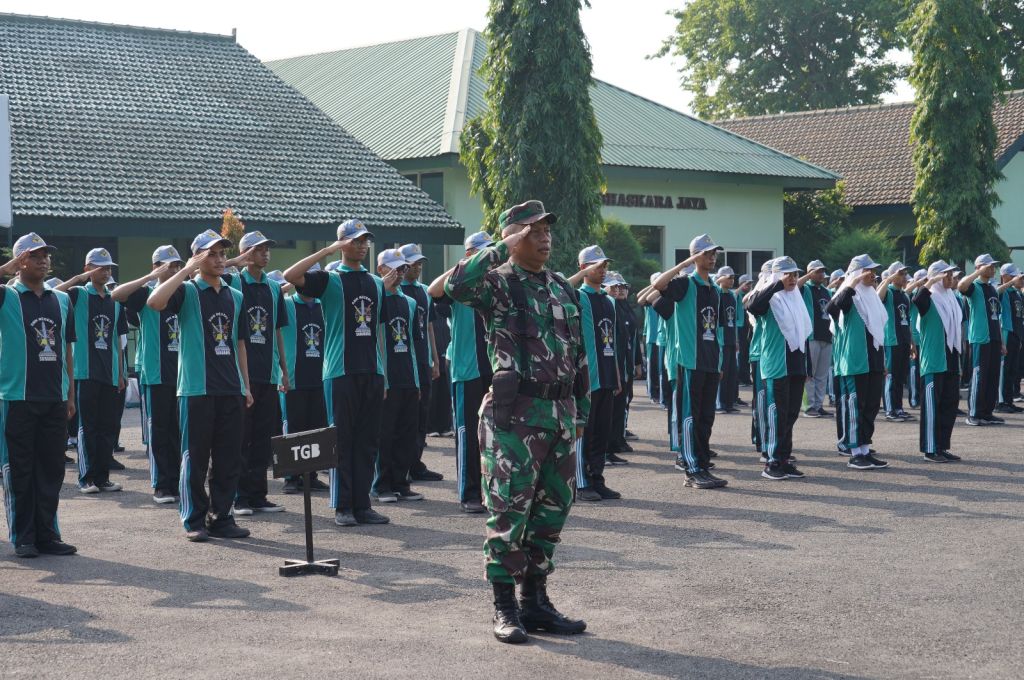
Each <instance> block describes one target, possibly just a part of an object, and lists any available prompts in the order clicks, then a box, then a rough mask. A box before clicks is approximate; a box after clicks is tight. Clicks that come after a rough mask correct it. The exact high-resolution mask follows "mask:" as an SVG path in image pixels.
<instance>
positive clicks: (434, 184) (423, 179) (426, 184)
mask: <svg viewBox="0 0 1024 680" xmlns="http://www.w3.org/2000/svg"><path fill="white" fill-rule="evenodd" d="M402 177H404V178H406V179H407V180H409V181H410V182H412V183H413V184H415V185H416V186H418V187H419V188H420V189H422V190H423V193H425V194H426V195H427V196H430V199H431V200H432V201H434V202H435V203H437V204H438V205H441V206H443V205H444V173H442V172H424V173H423V174H421V175H417V174H409V175H402Z"/></svg>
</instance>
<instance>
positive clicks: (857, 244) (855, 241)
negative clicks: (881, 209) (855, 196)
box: [804, 224, 899, 269]
mask: <svg viewBox="0 0 1024 680" xmlns="http://www.w3.org/2000/svg"><path fill="white" fill-rule="evenodd" d="M861 253H867V254H868V255H870V256H871V258H872V259H873V260H874V261H875V262H879V263H883V264H884V263H889V262H892V261H893V260H895V259H896V257H897V256H898V255H899V249H898V247H897V244H896V239H895V238H893V237H892V236H890V235H889V231H888V230H887V229H886V228H885V227H882V226H881V225H878V224H876V225H875V226H873V227H870V228H868V229H857V228H852V229H850V230H849V231H846V232H845V233H842V234H839V235H838V236H836V237H835V238H834V239H833V240H832V241H829V242H828V243H827V244H825V245H824V248H823V249H822V250H821V257H819V259H820V260H821V261H823V262H825V263H826V264H827V265H829V266H830V267H833V268H835V269H846V267H847V265H848V264H850V260H851V259H853V258H854V256H856V255H860V254H861ZM804 264H806V263H804Z"/></svg>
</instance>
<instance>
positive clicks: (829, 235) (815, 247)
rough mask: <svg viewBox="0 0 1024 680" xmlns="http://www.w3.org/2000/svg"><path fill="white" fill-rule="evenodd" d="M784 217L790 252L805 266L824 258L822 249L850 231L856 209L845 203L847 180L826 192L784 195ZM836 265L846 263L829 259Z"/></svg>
mask: <svg viewBox="0 0 1024 680" xmlns="http://www.w3.org/2000/svg"><path fill="white" fill-rule="evenodd" d="M783 198H784V203H783V211H782V220H783V224H784V225H785V227H784V229H785V231H784V234H783V244H784V247H785V251H786V254H787V255H789V256H790V257H792V258H793V259H794V260H796V261H797V264H799V265H800V266H801V267H804V266H806V265H807V263H808V262H810V261H811V260H815V259H821V260H823V257H822V248H823V247H824V245H825V244H828V243H831V242H832V240H833V239H836V238H838V237H840V236H842V235H844V234H846V233H847V232H849V231H850V213H851V212H852V208H851V207H850V206H849V205H847V204H846V202H845V194H844V188H843V182H838V183H837V184H836V186H835V188H833V189H825V190H822V191H793V192H789V193H786V194H785V195H784V196H783ZM826 264H829V265H832V267H833V268H835V267H841V266H845V263H843V262H835V263H833V262H828V261H826Z"/></svg>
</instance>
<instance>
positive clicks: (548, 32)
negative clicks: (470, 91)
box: [459, 0, 604, 271]
mask: <svg viewBox="0 0 1024 680" xmlns="http://www.w3.org/2000/svg"><path fill="white" fill-rule="evenodd" d="M582 1H587V0H582ZM587 5H588V6H589V2H587ZM580 9H581V0H546V1H545V2H537V1H536V0H491V4H490V9H489V11H488V24H487V29H486V32H485V34H486V37H487V56H486V57H485V59H484V63H483V66H482V68H481V74H482V75H483V77H484V79H485V80H486V81H487V90H486V92H485V95H484V97H485V100H486V102H487V110H486V111H485V112H484V113H482V114H481V115H480V116H479V117H477V118H476V119H474V120H471V121H469V122H468V123H467V125H466V126H465V128H464V130H463V133H462V136H461V138H460V153H459V157H460V160H461V161H462V164H463V165H464V166H465V168H466V171H467V173H468V175H469V180H470V187H471V189H472V191H473V193H474V194H476V195H478V196H479V197H480V199H481V201H482V203H483V207H484V227H485V228H486V229H488V230H489V231H491V232H492V233H495V232H496V231H497V223H498V215H499V214H500V213H501V211H503V210H504V209H505V208H507V207H509V206H511V205H515V204H516V203H520V202H522V201H525V200H528V199H538V200H541V201H543V202H544V205H545V207H546V208H547V209H548V210H550V211H551V212H553V213H555V214H556V215H558V225H557V227H556V228H555V230H554V232H553V233H554V243H555V247H554V249H553V254H552V261H551V263H550V266H551V267H552V268H553V269H558V268H563V269H565V268H569V270H570V271H571V270H572V267H573V263H575V253H576V251H577V250H578V249H579V248H580V247H582V246H583V244H585V243H588V242H592V240H593V239H592V233H593V230H594V229H595V228H596V227H597V226H598V225H599V224H600V222H601V201H600V194H601V190H602V187H603V185H604V179H603V177H602V174H601V154H600V151H601V133H600V131H599V130H598V128H597V120H596V119H595V118H594V111H593V108H592V107H591V103H590V85H591V83H592V77H591V69H592V65H591V59H590V48H589V46H588V45H587V41H586V37H585V36H584V34H583V28H582V26H581V25H580V17H579V13H580Z"/></svg>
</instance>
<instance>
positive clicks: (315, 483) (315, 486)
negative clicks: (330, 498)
mask: <svg viewBox="0 0 1024 680" xmlns="http://www.w3.org/2000/svg"><path fill="white" fill-rule="evenodd" d="M299 486H302V484H301V483H300V484H299ZM330 489H331V487H330V485H329V484H328V483H327V482H325V481H323V480H321V479H320V478H319V477H313V478H312V479H310V480H309V490H310V491H330Z"/></svg>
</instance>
